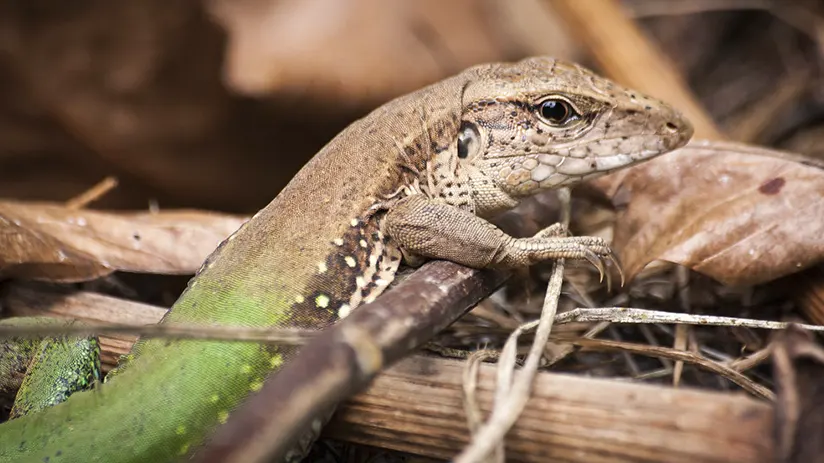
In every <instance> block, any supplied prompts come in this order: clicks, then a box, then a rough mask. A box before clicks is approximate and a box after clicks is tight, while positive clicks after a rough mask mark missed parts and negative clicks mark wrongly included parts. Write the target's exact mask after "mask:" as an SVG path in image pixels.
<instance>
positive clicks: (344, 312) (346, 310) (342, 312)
mask: <svg viewBox="0 0 824 463" xmlns="http://www.w3.org/2000/svg"><path fill="white" fill-rule="evenodd" d="M350 313H352V306H350V305H349V304H343V305H342V306H340V309H338V317H340V318H346V317H347V316H348V315H349V314H350Z"/></svg>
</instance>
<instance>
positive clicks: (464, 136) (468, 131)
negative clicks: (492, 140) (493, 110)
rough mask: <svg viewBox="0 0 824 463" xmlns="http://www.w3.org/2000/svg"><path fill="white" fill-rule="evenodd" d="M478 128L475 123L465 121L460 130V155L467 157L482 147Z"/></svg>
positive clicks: (463, 157) (460, 156)
mask: <svg viewBox="0 0 824 463" xmlns="http://www.w3.org/2000/svg"><path fill="white" fill-rule="evenodd" d="M479 137H480V136H479V134H478V129H477V128H476V127H475V124H470V123H469V122H464V123H462V124H461V130H460V131H459V132H458V157H459V158H461V159H466V158H468V157H469V155H470V154H473V153H475V151H477V150H478V148H479V147H480V142H479Z"/></svg>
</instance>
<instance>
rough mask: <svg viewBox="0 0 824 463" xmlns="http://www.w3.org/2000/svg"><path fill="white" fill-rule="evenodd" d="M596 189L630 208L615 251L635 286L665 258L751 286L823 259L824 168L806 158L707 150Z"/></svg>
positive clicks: (694, 147) (716, 146)
mask: <svg viewBox="0 0 824 463" xmlns="http://www.w3.org/2000/svg"><path fill="white" fill-rule="evenodd" d="M593 186H594V187H595V188H597V189H599V190H601V191H602V192H603V193H605V194H606V195H607V196H608V197H610V198H612V201H613V203H616V205H618V206H619V207H620V206H621V205H620V204H617V203H624V204H625V205H626V208H625V209H624V210H623V211H622V213H621V214H620V215H619V218H618V222H617V223H616V228H615V235H614V246H615V248H616V250H617V251H618V252H619V254H620V256H621V260H622V262H623V264H624V272H625V273H626V275H627V277H628V278H630V279H631V278H632V277H634V276H635V275H637V274H638V272H640V271H641V270H642V269H643V268H644V266H646V265H647V264H648V263H650V262H652V261H653V260H657V259H660V260H666V261H670V262H675V263H678V264H681V265H684V266H687V267H689V268H691V269H693V270H695V271H697V272H700V273H703V274H705V275H708V276H710V277H712V278H715V279H716V280H719V281H721V282H722V283H725V284H729V285H751V284H758V283H763V282H767V281H771V280H774V279H776V278H779V277H782V276H785V275H788V274H790V273H793V272H797V271H799V270H801V269H804V268H807V267H809V266H811V265H814V264H816V263H818V262H820V261H821V260H822V257H823V256H824V239H822V234H821V230H822V227H824V201H822V199H821V198H822V196H823V195H824V169H822V167H820V166H819V165H817V164H816V162H815V161H813V160H808V159H806V158H802V157H801V156H797V155H793V154H790V153H785V152H780V151H774V150H768V149H763V148H757V147H753V146H748V145H744V144H738V143H728V142H709V141H698V142H693V143H690V144H689V145H687V146H686V147H684V148H682V149H680V150H678V151H676V152H673V153H670V154H668V155H665V156H662V157H660V158H658V159H655V160H653V161H651V162H648V163H645V164H642V165H639V166H638V167H635V168H632V169H629V170H627V171H624V172H619V173H616V174H614V175H610V176H607V177H604V178H601V179H598V180H596V181H595V182H593Z"/></svg>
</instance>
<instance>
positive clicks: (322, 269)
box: [318, 262, 329, 273]
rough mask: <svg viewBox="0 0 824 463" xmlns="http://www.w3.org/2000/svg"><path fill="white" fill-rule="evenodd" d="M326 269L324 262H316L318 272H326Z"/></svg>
mask: <svg viewBox="0 0 824 463" xmlns="http://www.w3.org/2000/svg"><path fill="white" fill-rule="evenodd" d="M327 270H329V269H328V268H327V267H326V262H318V273H326V271H327Z"/></svg>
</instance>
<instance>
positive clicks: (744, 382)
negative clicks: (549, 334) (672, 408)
mask: <svg viewBox="0 0 824 463" xmlns="http://www.w3.org/2000/svg"><path fill="white" fill-rule="evenodd" d="M566 341H567V342H569V343H572V344H574V345H576V346H579V347H586V348H591V349H596V350H614V351H619V352H630V353H633V354H640V355H646V356H649V357H663V358H668V359H670V360H676V361H677V360H680V361H683V362H688V363H692V364H695V365H698V366H700V367H703V368H706V369H707V370H709V371H711V372H713V373H716V374H718V375H721V376H723V377H725V378H727V379H729V380H730V381H732V382H733V383H735V384H737V385H739V386H741V388H742V389H744V390H745V391H747V392H749V393H750V394H753V395H755V396H757V397H761V398H763V399H767V400H775V394H773V393H772V391H770V390H769V389H767V388H766V387H764V386H762V385H760V384H757V383H755V382H754V381H752V380H751V379H749V378H747V377H746V376H744V375H742V374H741V373H739V372H737V371H735V370H733V369H732V368H730V367H728V366H726V365H723V364H721V363H718V362H713V361H712V360H708V359H706V358H704V357H702V356H700V355H698V354H696V353H694V352H685V351H680V350H676V349H671V348H668V347H657V346H647V345H643V344H633V343H629V342H617V341H607V340H604V339H584V338H577V339H568V340H566Z"/></svg>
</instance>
